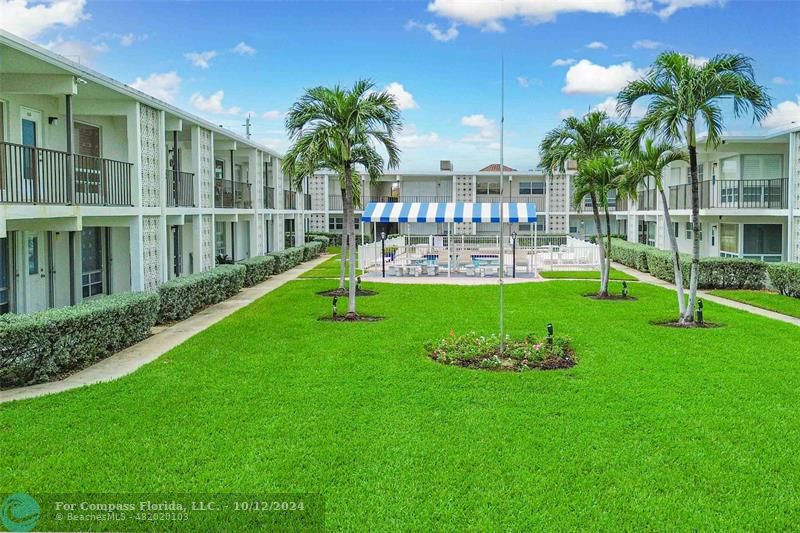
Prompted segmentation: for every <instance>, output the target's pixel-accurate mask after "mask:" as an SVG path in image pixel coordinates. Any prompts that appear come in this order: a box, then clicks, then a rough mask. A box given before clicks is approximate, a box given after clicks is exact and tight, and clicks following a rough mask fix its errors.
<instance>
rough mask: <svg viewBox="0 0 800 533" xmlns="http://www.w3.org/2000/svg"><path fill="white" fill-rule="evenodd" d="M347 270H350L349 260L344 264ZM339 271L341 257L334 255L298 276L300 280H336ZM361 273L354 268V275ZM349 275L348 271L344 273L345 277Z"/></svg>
mask: <svg viewBox="0 0 800 533" xmlns="http://www.w3.org/2000/svg"><path fill="white" fill-rule="evenodd" d="M346 265H347V266H346V267H345V268H347V269H349V268H350V260H349V259H348V261H347V263H346ZM340 269H341V256H340V255H338V254H337V255H334V256H333V257H331V258H329V259H327V260H325V261H323V262H322V263H320V264H319V265H317V266H315V267H314V268H312V269H311V270H309V271H307V272H303V273H302V274H300V277H301V278H336V279H339V272H340ZM362 273H363V271H362V270H361V269H359V268H358V267H356V275H357V276H360V275H361V274H362ZM349 274H350V270H346V271H345V276H348V275H349Z"/></svg>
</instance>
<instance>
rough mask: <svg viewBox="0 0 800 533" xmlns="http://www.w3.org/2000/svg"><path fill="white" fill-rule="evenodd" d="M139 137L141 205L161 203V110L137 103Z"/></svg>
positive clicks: (147, 205)
mask: <svg viewBox="0 0 800 533" xmlns="http://www.w3.org/2000/svg"><path fill="white" fill-rule="evenodd" d="M139 138H140V146H139V151H140V154H141V155H140V157H141V167H142V206H144V207H158V206H159V205H161V180H162V179H164V178H163V176H164V172H165V171H164V168H165V167H164V165H162V162H161V143H162V142H163V134H162V133H161V112H160V111H159V110H157V109H154V108H152V107H149V106H146V105H144V104H139Z"/></svg>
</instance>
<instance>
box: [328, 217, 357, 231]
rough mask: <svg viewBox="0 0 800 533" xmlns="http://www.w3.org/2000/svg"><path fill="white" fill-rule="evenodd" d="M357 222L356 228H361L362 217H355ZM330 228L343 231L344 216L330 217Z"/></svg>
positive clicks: (355, 222)
mask: <svg viewBox="0 0 800 533" xmlns="http://www.w3.org/2000/svg"><path fill="white" fill-rule="evenodd" d="M353 222H354V224H355V229H356V230H359V229H361V217H355V220H354V221H353ZM328 229H329V230H330V231H343V230H344V217H342V216H336V215H334V216H332V217H329V218H328Z"/></svg>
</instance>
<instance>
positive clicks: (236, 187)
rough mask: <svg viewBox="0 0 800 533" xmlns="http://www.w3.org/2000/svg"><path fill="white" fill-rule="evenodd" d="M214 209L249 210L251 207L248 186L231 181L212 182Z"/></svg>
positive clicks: (247, 184) (217, 180)
mask: <svg viewBox="0 0 800 533" xmlns="http://www.w3.org/2000/svg"><path fill="white" fill-rule="evenodd" d="M214 207H223V208H235V209H250V208H251V207H253V202H252V198H251V196H250V184H249V183H245V182H239V181H233V180H221V179H215V180H214Z"/></svg>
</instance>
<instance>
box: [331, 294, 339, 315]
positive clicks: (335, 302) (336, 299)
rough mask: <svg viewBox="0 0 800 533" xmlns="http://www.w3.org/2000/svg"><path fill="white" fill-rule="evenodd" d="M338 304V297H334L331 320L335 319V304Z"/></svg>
mask: <svg viewBox="0 0 800 533" xmlns="http://www.w3.org/2000/svg"><path fill="white" fill-rule="evenodd" d="M338 302H339V297H338V296H334V297H333V310H332V316H333V318H336V314H337V313H336V304H337V303H338Z"/></svg>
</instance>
